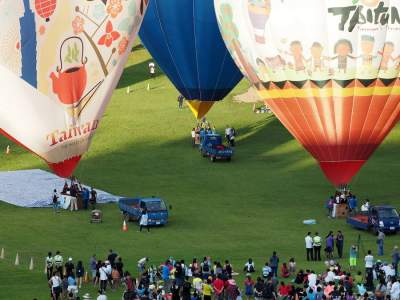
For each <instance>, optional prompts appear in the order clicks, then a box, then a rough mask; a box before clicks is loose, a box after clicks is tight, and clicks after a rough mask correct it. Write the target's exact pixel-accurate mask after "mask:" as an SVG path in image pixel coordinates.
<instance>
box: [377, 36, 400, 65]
mask: <svg viewBox="0 0 400 300" xmlns="http://www.w3.org/2000/svg"><path fill="white" fill-rule="evenodd" d="M393 52H394V43H393V42H390V41H389V42H385V44H384V45H383V49H382V51H378V54H379V55H380V56H382V59H381V63H380V66H379V69H380V70H382V71H387V70H389V63H390V61H394V62H395V61H396V60H397V59H398V58H394V57H393Z"/></svg>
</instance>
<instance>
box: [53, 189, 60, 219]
mask: <svg viewBox="0 0 400 300" xmlns="http://www.w3.org/2000/svg"><path fill="white" fill-rule="evenodd" d="M58 198H59V196H58V193H57V190H56V189H54V191H53V209H54V212H55V213H58V212H59V210H58Z"/></svg>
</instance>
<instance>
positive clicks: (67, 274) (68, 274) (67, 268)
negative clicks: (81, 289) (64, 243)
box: [65, 257, 75, 277]
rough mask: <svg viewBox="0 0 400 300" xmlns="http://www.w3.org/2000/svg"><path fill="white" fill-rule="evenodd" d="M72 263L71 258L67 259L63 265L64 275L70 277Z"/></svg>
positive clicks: (72, 269) (72, 271) (72, 267)
mask: <svg viewBox="0 0 400 300" xmlns="http://www.w3.org/2000/svg"><path fill="white" fill-rule="evenodd" d="M74 269H75V266H74V263H73V262H72V257H70V258H68V261H67V262H66V263H65V274H66V276H67V277H68V276H70V275H71V274H73V273H74Z"/></svg>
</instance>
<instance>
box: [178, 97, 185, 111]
mask: <svg viewBox="0 0 400 300" xmlns="http://www.w3.org/2000/svg"><path fill="white" fill-rule="evenodd" d="M183 100H185V98H184V97H183V96H182V95H181V94H179V96H178V108H179V109H182V108H183Z"/></svg>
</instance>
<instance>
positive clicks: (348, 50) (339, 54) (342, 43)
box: [331, 39, 357, 73]
mask: <svg viewBox="0 0 400 300" xmlns="http://www.w3.org/2000/svg"><path fill="white" fill-rule="evenodd" d="M334 52H335V54H336V56H334V57H332V58H331V59H332V60H334V59H337V63H338V64H337V69H338V70H339V72H343V73H346V72H347V65H348V59H349V58H350V59H356V58H357V57H355V56H353V55H351V54H352V53H353V45H352V44H351V42H350V41H349V40H347V39H341V40H339V41H337V42H336V44H335V47H334Z"/></svg>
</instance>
